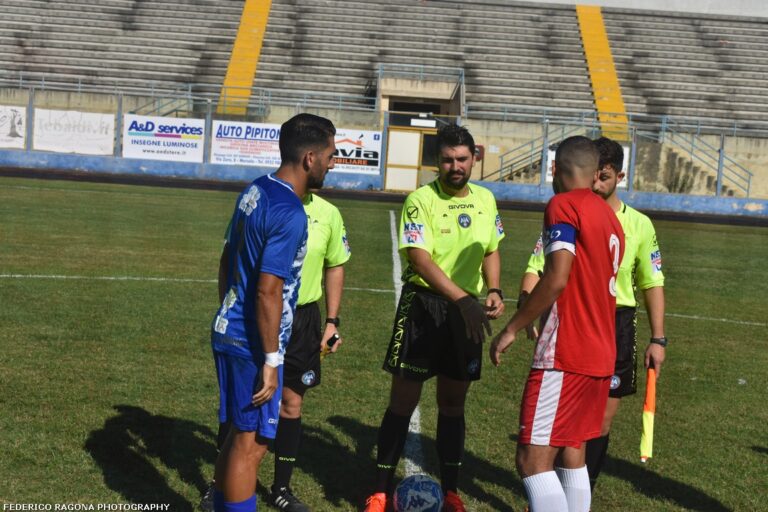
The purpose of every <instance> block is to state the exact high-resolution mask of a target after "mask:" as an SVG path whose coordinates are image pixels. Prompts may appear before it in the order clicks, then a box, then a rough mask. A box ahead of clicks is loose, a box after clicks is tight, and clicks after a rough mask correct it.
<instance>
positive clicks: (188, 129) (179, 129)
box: [157, 123, 203, 135]
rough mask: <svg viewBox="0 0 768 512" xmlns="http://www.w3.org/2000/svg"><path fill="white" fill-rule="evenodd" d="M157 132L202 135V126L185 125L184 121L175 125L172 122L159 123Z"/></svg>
mask: <svg viewBox="0 0 768 512" xmlns="http://www.w3.org/2000/svg"><path fill="white" fill-rule="evenodd" d="M157 133H162V134H172V135H202V134H203V129H202V128H195V127H192V126H187V124H186V123H184V124H182V125H181V126H175V125H172V124H161V125H160V126H158V127H157Z"/></svg>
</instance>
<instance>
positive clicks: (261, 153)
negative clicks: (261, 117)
mask: <svg viewBox="0 0 768 512" xmlns="http://www.w3.org/2000/svg"><path fill="white" fill-rule="evenodd" d="M279 142H280V125H279V124H260V123H238V122H234V121H214V122H213V139H212V140H211V163H213V164H231V165H254V166H259V167H269V168H273V169H277V168H278V167H280V146H279Z"/></svg>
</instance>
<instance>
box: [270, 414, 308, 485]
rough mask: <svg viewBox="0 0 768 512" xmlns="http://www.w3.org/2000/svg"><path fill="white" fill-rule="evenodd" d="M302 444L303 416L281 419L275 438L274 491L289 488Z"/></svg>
mask: <svg viewBox="0 0 768 512" xmlns="http://www.w3.org/2000/svg"><path fill="white" fill-rule="evenodd" d="M300 444H301V416H299V417H298V418H280V422H279V423H278V424H277V437H275V482H274V484H273V485H272V489H274V490H278V489H282V488H283V487H288V485H289V484H290V483H291V475H293V466H294V465H295V464H296V457H297V456H298V455H299V445H300Z"/></svg>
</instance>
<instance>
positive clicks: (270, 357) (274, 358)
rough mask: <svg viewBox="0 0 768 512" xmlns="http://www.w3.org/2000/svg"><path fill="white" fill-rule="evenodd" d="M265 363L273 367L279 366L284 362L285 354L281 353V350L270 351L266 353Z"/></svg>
mask: <svg viewBox="0 0 768 512" xmlns="http://www.w3.org/2000/svg"><path fill="white" fill-rule="evenodd" d="M264 364H267V365H269V366H271V367H272V368H277V367H278V366H280V365H281V364H283V356H282V354H280V352H270V353H268V354H264Z"/></svg>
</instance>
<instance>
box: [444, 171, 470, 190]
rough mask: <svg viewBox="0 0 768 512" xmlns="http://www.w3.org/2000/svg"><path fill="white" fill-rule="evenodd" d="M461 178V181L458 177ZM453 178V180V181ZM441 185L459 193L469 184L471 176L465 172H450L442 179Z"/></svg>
mask: <svg viewBox="0 0 768 512" xmlns="http://www.w3.org/2000/svg"><path fill="white" fill-rule="evenodd" d="M459 176H460V177H461V178H460V179H459V178H458V177H459ZM452 178H453V179H452ZM440 183H441V184H442V185H443V186H444V187H446V188H449V189H451V190H454V191H457V192H458V191H459V190H461V189H463V188H464V187H465V186H466V185H467V183H469V174H464V173H463V172H457V171H448V172H447V173H445V175H443V176H441V177H440Z"/></svg>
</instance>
